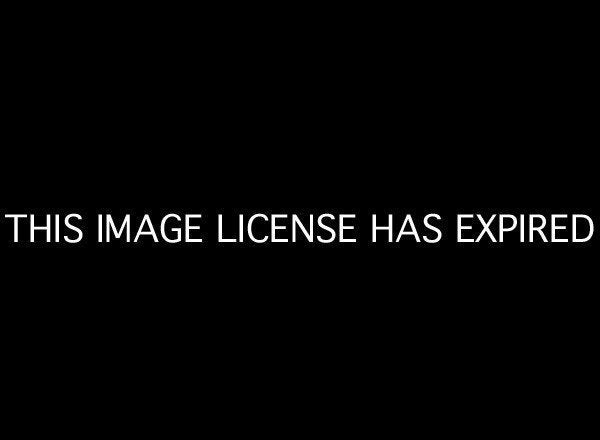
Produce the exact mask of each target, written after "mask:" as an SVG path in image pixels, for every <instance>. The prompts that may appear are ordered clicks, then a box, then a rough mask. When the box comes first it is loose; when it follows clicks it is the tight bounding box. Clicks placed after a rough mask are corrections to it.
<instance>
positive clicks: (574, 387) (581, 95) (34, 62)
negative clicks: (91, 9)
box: [1, 9, 598, 432]
mask: <svg viewBox="0 0 600 440" xmlns="http://www.w3.org/2000/svg"><path fill="white" fill-rule="evenodd" d="M52 12H57V11H52ZM153 12H157V11H153ZM163 12H164V11H163ZM247 12H248V14H247V13H246V12H240V11H239V10H237V9H236V11H233V10H232V11H228V12H227V13H225V14H224V15H223V14H221V15H216V14H215V13H214V12H212V11H211V12H207V11H204V12H195V13H193V14H190V15H188V14H186V13H184V12H183V11H180V12H177V13H175V15H173V16H171V15H170V14H169V15H167V14H166V13H165V15H164V16H163V14H162V12H161V14H159V15H160V18H156V16H155V15H152V17H150V16H147V15H146V13H145V12H144V13H141V12H140V11H137V12H136V13H133V14H127V15H126V14H125V13H124V12H122V13H119V14H114V16H112V15H111V16H110V17H107V18H102V19H100V18H99V17H100V15H97V14H100V12H97V13H96V12H95V13H94V14H92V15H85V19H83V18H82V16H78V18H77V19H75V18H74V19H66V22H65V23H63V22H62V21H57V20H50V19H48V16H46V17H45V16H44V14H43V13H41V14H40V16H36V17H35V19H34V18H33V15H36V14H34V13H33V12H32V11H30V12H28V14H26V15H25V16H23V17H24V19H25V20H24V21H19V23H18V24H16V25H15V26H14V29H10V30H8V31H7V39H6V44H5V52H4V55H3V66H4V67H3V70H4V72H3V73H4V74H5V79H4V80H3V85H4V87H3V96H4V99H3V110H4V111H3V124H2V125H3V133H4V136H3V137H4V142H3V156H4V158H3V160H2V173H1V176H2V177H1V179H2V201H1V202H2V205H1V206H2V213H3V214H4V213H5V212H31V213H42V212H43V213H67V212H79V213H83V214H86V215H87V216H89V215H92V214H94V213H96V212H105V211H107V210H110V211H113V212H124V211H131V212H151V213H153V214H155V215H158V214H160V213H163V212H169V211H175V212H179V213H186V212H190V213H202V214H204V215H205V216H206V217H208V218H210V217H211V216H214V215H215V214H216V213H217V212H222V211H229V212H237V211H239V210H243V211H246V212H252V211H256V212H288V213H292V212H294V213H319V212H325V211H328V212H334V213H335V212H356V213H359V215H361V243H360V244H359V245H348V246H342V245H338V246H331V247H326V248H323V247H321V248H317V247H291V246H285V245H283V246H275V245H273V246H268V247H262V248H252V247H244V248H234V249H232V248H227V249H225V248H218V247H216V246H214V245H210V244H207V245H206V246H199V247H175V248H164V247H158V248H154V247H152V246H138V247H129V248H128V247H126V246H124V247H117V248H115V247H111V248H102V247H98V246H95V245H94V244H93V243H88V244H83V245H81V246H76V247H63V246H54V247H53V246H39V247H35V248H31V247H27V246H23V247H20V246H10V245H9V243H8V242H7V240H4V242H3V245H2V254H3V257H5V258H3V263H2V264H3V270H2V273H3V278H4V282H3V284H4V285H5V286H6V287H5V288H3V289H2V291H3V295H2V301H3V303H4V304H3V307H2V311H3V314H4V315H5V319H3V324H4V327H5V331H4V338H3V339H4V341H5V347H6V348H5V355H6V356H5V358H6V362H5V365H7V366H8V367H9V370H10V373H9V374H8V375H7V376H6V382H7V384H8V385H9V386H10V388H11V389H13V388H14V389H15V393H14V394H11V396H14V397H11V404H10V408H11V412H12V413H13V414H15V415H20V416H23V414H31V410H32V409H34V408H35V409H38V410H40V411H39V412H40V413H41V414H45V415H46V417H47V418H45V419H44V420H47V421H46V422H44V423H49V424H52V425H57V426H63V423H67V424H71V423H73V420H74V419H77V420H78V421H83V422H88V423H86V425H87V426H88V427H89V426H99V427H107V426H109V425H112V422H113V421H123V420H128V421H131V420H133V421H134V425H136V426H138V427H148V426H150V427H152V428H153V429H158V426H157V425H160V426H163V427H165V428H166V429H167V430H168V431H171V430H174V429H176V428H180V427H181V426H183V425H184V424H183V422H184V421H191V422H192V423H193V424H201V426H198V427H200V428H202V427H203V426H204V425H203V423H205V420H207V419H208V420H210V421H212V422H213V423H214V422H216V423H217V424H218V425H219V426H221V427H222V429H225V430H230V429H239V428H242V429H251V428H255V427H256V428H261V429H266V428H269V429H273V428H274V427H275V426H276V425H278V424H279V423H281V422H283V423H282V424H283V426H284V427H285V428H286V429H287V430H286V431H282V432H288V431H290V430H291V431H295V430H298V429H306V430H308V432H314V431H313V430H312V429H313V428H312V427H313V426H315V422H317V423H318V422H323V421H328V422H330V423H329V426H330V428H329V429H331V430H332V431H331V432H337V430H340V429H344V428H350V429H357V430H358V429H359V428H363V429H365V430H366V431H365V432H372V431H373V430H375V429H383V428H384V427H386V426H387V425H388V424H389V423H391V424H392V426H395V427H396V428H399V427H400V428H401V427H403V426H407V427H408V425H404V424H403V423H405V422H401V421H402V420H407V419H408V420H410V421H412V422H413V423H416V424H418V425H420V426H421V427H422V428H423V429H426V430H431V429H440V428H441V429H455V428H460V429H465V428H467V427H469V428H471V429H473V428H474V427H475V425H477V424H478V423H481V422H483V425H484V426H485V427H486V428H487V429H488V430H490V429H491V430H497V429H507V430H509V432H512V431H510V430H511V429H512V428H511V427H512V426H514V423H515V422H522V421H525V420H528V421H532V420H533V421H534V423H532V424H531V426H532V428H533V429H540V427H548V426H551V427H553V428H556V429H557V428H558V426H557V425H559V424H560V425H561V426H563V427H566V428H568V429H573V424H572V423H573V419H572V418H571V416H572V415H573V414H576V415H577V417H578V418H579V420H580V421H581V420H583V419H584V418H585V417H586V414H588V411H589V409H586V408H587V405H586V403H585V402H586V396H589V395H590V394H591V393H592V390H593V389H595V388H594V385H593V381H592V375H591V372H592V371H593V369H594V366H595V365H596V364H595V363H594V362H592V359H593V356H592V355H593V348H594V347H593V341H594V339H595V338H596V336H597V327H598V326H597V322H596V320H595V314H596V310H597V304H596V301H595V299H594V297H593V295H594V293H595V290H597V289H596V287H595V284H594V283H593V281H595V279H594V269H595V266H596V262H597V253H596V247H597V238H595V239H594V242H593V243H590V244H587V245H560V244H559V245H552V246H544V245H541V246H522V245H521V246H518V245H515V244H508V245H506V246H486V245H482V246H460V245H458V244H456V243H455V242H454V241H455V240H454V238H455V236H454V225H453V218H454V216H455V215H456V214H457V213H460V212H477V213H487V214H490V213H512V214H518V213H530V212H531V213H545V214H549V213H585V214H588V215H592V216H593V217H594V218H595V220H596V221H597V212H598V211H597V208H596V207H595V205H596V203H595V200H596V199H595V195H594V193H593V188H594V187H595V186H596V184H595V180H596V179H595V178H594V177H595V174H594V161H593V159H592V154H593V152H592V147H593V146H594V145H596V144H597V135H596V133H595V130H594V128H595V121H596V118H597V108H596V107H595V102H596V101H597V85H596V84H595V82H594V81H593V78H595V77H597V69H596V68H595V66H594V65H593V54H594V52H593V49H594V47H593V46H592V44H591V43H592V40H591V39H589V38H590V36H589V35H588V33H591V32H592V29H591V28H589V27H588V26H587V25H586V24H585V23H584V22H583V21H582V19H581V18H580V17H575V18H569V17H567V16H566V15H565V16H563V17H561V19H560V20H559V21H556V19H553V20H550V19H549V18H543V17H542V16H541V15H540V14H539V13H536V14H532V15H527V17H526V18H524V17H525V13H524V11H521V13H520V14H516V15H514V16H513V15H510V14H509V16H506V15H504V14H500V11H496V12H494V13H487V12H483V11H481V13H480V15H477V13H476V12H475V11H469V14H466V11H445V12H441V11H427V12H425V13H420V14H416V13H414V12H412V11H404V12H397V11H395V12H393V13H392V12H385V11H380V12H376V13H374V14H371V13H369V14H367V13H366V11H353V12H354V14H351V15H347V14H346V13H344V14H338V13H332V14H328V15H327V17H326V18H325V14H324V11H321V13H319V14H308V16H307V15H306V14H303V13H301V11H295V12H293V13H284V12H283V11H281V12H280V13H276V12H275V11H272V10H270V11H269V13H268V14H267V13H266V12H265V11H262V12H261V11H255V10H253V11H247ZM305 12H306V11H305ZM338 12H339V11H338ZM446 12H448V13H449V12H453V13H454V15H446ZM538 12H539V11H538ZM69 13H70V14H73V13H74V12H73V11H70V12H69ZM250 13H253V14H251V15H249V14H250ZM75 14H76V13H75ZM278 14H280V15H278ZM470 14H474V15H470ZM184 16H185V18H184ZM69 17H70V15H69ZM102 17H104V15H102ZM257 17H259V18H260V19H259V18H257ZM517 17H518V18H517ZM63 18H65V16H64V15H63ZM375 212H376V213H380V214H387V213H395V214H405V213H413V214H423V213H428V212H438V213H440V214H441V215H443V217H444V219H445V220H446V221H447V225H448V227H447V228H445V229H444V233H445V238H444V241H443V243H441V244H440V245H438V246H420V247H417V246H413V245H411V244H410V243H407V244H406V245H401V246H394V247H377V248H376V247H374V246H371V245H369V244H368V238H369V234H368V229H367V228H366V225H368V223H364V221H365V220H368V218H369V215H370V214H371V213H375ZM363 229H366V232H365V231H363ZM3 233H5V231H3ZM4 237H6V235H4ZM54 411H56V412H58V413H61V414H63V416H62V417H54V416H52V414H53V412H54ZM36 413H38V412H36ZM40 417H41V416H40ZM173 417H174V418H173ZM40 420H41V419H40ZM92 423H93V424H92ZM578 425H579V423H578ZM48 426H50V425H48ZM133 429H139V428H135V427H134V428H133Z"/></svg>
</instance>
